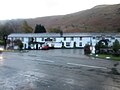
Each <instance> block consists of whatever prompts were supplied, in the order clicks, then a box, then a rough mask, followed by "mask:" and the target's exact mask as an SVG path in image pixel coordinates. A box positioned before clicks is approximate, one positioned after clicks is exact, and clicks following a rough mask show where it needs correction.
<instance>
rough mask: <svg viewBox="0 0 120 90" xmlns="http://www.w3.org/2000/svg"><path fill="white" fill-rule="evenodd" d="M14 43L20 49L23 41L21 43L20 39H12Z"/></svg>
mask: <svg viewBox="0 0 120 90" xmlns="http://www.w3.org/2000/svg"><path fill="white" fill-rule="evenodd" d="M14 44H15V45H17V46H18V47H19V50H22V48H23V43H22V41H21V40H20V39H16V40H14Z"/></svg>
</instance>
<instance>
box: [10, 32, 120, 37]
mask: <svg viewBox="0 0 120 90" xmlns="http://www.w3.org/2000/svg"><path fill="white" fill-rule="evenodd" d="M104 35H105V36H116V37H120V34H119V33H63V37H81V36H85V37H90V36H91V37H94V36H104ZM9 37H60V34H59V33H12V34H10V35H8V38H9Z"/></svg>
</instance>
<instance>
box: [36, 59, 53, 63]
mask: <svg viewBox="0 0 120 90" xmlns="http://www.w3.org/2000/svg"><path fill="white" fill-rule="evenodd" d="M36 60H38V61H41V62H50V63H54V61H51V60H40V59H36Z"/></svg>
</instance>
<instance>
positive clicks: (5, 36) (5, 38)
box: [3, 35, 7, 49]
mask: <svg viewBox="0 0 120 90" xmlns="http://www.w3.org/2000/svg"><path fill="white" fill-rule="evenodd" d="M3 40H4V49H6V46H7V35H4V36H3Z"/></svg>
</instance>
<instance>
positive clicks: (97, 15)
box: [26, 4, 120, 32]
mask: <svg viewBox="0 0 120 90" xmlns="http://www.w3.org/2000/svg"><path fill="white" fill-rule="evenodd" d="M26 21H27V22H28V24H29V25H31V26H32V27H33V28H34V27H35V25H36V24H42V25H44V26H45V27H46V29H47V31H48V32H49V29H50V28H60V29H61V30H63V31H64V32H120V4H117V5H99V6H95V7H93V8H91V9H88V10H84V11H80V12H76V13H72V14H67V15H60V16H59V15H58V16H49V17H40V18H33V19H26Z"/></svg>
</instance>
